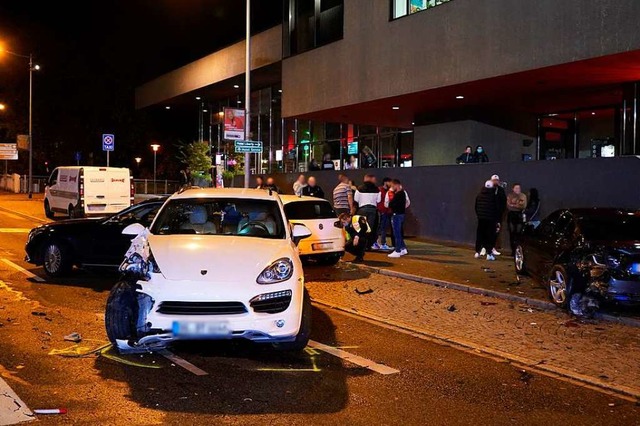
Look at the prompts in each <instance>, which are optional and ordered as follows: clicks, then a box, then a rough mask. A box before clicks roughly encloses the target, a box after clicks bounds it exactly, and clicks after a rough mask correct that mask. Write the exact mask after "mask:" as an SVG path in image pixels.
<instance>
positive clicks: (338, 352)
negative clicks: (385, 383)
mask: <svg viewBox="0 0 640 426" xmlns="http://www.w3.org/2000/svg"><path fill="white" fill-rule="evenodd" d="M309 346H310V347H311V348H313V349H318V350H320V351H323V352H326V353H328V354H331V355H333V356H337V357H338V358H341V359H344V360H345V361H348V362H350V363H352V364H356V365H359V366H360V367H364V368H368V369H369V370H372V371H375V372H376V373H380V374H385V375H387V374H396V373H399V372H400V370H396V369H395V368H391V367H387V366H386V365H383V364H378V363H377V362H374V361H371V360H370V359H367V358H363V357H361V356H358V355H354V354H352V353H349V352H347V351H343V350H342V349H338V348H335V347H333V346H329V345H325V344H323V343H320V342H316V341H314V340H309Z"/></svg>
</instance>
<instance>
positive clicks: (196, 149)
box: [179, 142, 213, 183]
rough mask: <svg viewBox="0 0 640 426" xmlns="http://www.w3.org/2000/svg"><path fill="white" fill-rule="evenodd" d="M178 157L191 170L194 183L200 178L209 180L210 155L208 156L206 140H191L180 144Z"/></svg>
mask: <svg viewBox="0 0 640 426" xmlns="http://www.w3.org/2000/svg"><path fill="white" fill-rule="evenodd" d="M180 151H181V152H180V155H179V157H180V159H181V160H182V161H183V162H185V163H186V164H187V166H188V167H189V170H191V178H192V179H193V181H194V183H197V182H198V181H200V180H204V181H206V182H211V173H210V171H211V167H212V165H213V163H212V162H211V157H209V144H208V143H207V142H193V143H190V144H186V145H182V146H180Z"/></svg>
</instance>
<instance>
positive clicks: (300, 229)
mask: <svg viewBox="0 0 640 426" xmlns="http://www.w3.org/2000/svg"><path fill="white" fill-rule="evenodd" d="M310 236H311V231H310V230H309V228H307V227H306V226H304V225H301V224H299V223H294V224H293V229H292V230H291V238H292V239H293V243H294V244H295V245H298V243H299V242H300V241H302V240H304V239H305V238H309V237H310Z"/></svg>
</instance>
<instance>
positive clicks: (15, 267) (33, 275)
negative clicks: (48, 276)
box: [2, 259, 45, 283]
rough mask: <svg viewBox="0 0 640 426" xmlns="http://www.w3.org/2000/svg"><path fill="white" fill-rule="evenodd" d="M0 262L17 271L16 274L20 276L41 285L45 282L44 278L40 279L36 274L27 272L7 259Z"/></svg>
mask: <svg viewBox="0 0 640 426" xmlns="http://www.w3.org/2000/svg"><path fill="white" fill-rule="evenodd" d="M2 261H3V262H4V263H6V264H7V265H9V266H11V267H12V268H13V269H15V270H17V271H18V272H21V273H22V274H24V275H26V276H27V277H29V278H31V279H33V280H36V281H38V282H40V283H43V282H44V281H45V279H44V278H41V277H39V276H37V275H36V274H34V273H33V272H31V271H27V270H26V269H24V268H23V267H22V266H20V265H17V264H15V263H13V262H12V261H10V260H9V259H2Z"/></svg>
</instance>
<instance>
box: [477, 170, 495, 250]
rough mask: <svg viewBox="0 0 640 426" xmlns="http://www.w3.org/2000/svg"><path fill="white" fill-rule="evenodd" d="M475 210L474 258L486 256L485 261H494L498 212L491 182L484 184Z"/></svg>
mask: <svg viewBox="0 0 640 426" xmlns="http://www.w3.org/2000/svg"><path fill="white" fill-rule="evenodd" d="M475 210H476V217H477V218H478V229H477V232H476V254H475V258H476V259H479V258H480V257H481V256H484V255H485V254H486V255H487V260H496V258H495V256H494V255H493V254H492V251H493V249H494V245H495V241H496V235H497V232H498V229H499V228H500V210H499V208H498V202H497V197H496V193H495V188H494V185H493V182H492V181H490V180H488V181H486V182H485V183H484V188H482V191H480V194H478V196H477V197H476V206H475Z"/></svg>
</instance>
